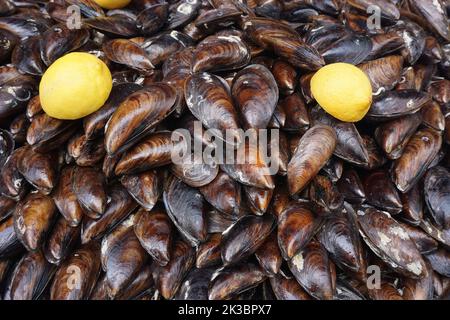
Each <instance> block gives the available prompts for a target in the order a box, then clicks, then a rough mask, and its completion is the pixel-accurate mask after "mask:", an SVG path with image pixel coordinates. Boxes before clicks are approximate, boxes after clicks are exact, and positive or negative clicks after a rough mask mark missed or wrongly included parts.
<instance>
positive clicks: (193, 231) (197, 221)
mask: <svg viewBox="0 0 450 320" xmlns="http://www.w3.org/2000/svg"><path fill="white" fill-rule="evenodd" d="M163 198H164V205H165V206H166V211H167V214H168V215H169V217H170V219H171V220H172V222H173V223H174V224H175V226H176V227H177V228H178V230H179V231H180V233H181V234H182V235H183V236H184V237H185V238H186V239H187V240H188V241H189V242H190V243H191V244H192V245H197V244H199V243H200V242H203V241H205V240H206V236H207V234H206V232H207V228H206V210H207V208H206V202H205V201H204V199H203V196H202V195H201V193H200V192H199V191H198V190H197V189H194V188H192V187H190V186H188V185H187V184H185V183H184V182H182V181H181V180H179V179H178V178H175V177H170V178H169V180H168V181H167V185H166V186H165V189H164V194H163Z"/></svg>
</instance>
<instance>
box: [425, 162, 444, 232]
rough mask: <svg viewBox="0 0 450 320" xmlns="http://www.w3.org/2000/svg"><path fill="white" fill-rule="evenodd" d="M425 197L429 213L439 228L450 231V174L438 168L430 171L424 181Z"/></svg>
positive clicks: (442, 168)
mask: <svg viewBox="0 0 450 320" xmlns="http://www.w3.org/2000/svg"><path fill="white" fill-rule="evenodd" d="M424 197H425V202H426V204H427V207H428V212H429V213H430V214H431V216H432V217H433V220H434V221H435V222H436V225H437V226H440V227H441V228H443V229H450V211H449V208H450V172H449V171H448V169H446V168H444V167H441V166H437V167H433V168H431V169H430V170H428V172H427V174H426V176H425V180H424Z"/></svg>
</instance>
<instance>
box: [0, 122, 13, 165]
mask: <svg viewBox="0 0 450 320" xmlns="http://www.w3.org/2000/svg"><path fill="white" fill-rule="evenodd" d="M14 146H15V142H14V139H13V136H12V135H11V133H10V132H8V131H6V130H3V129H0V166H1V167H2V168H3V165H4V164H5V162H6V160H7V159H8V157H9V156H10V155H11V153H12V152H13V150H14Z"/></svg>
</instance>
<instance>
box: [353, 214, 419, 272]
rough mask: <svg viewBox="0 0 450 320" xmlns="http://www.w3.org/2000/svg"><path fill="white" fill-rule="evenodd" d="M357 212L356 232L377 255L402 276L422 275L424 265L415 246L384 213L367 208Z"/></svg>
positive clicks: (401, 229)
mask: <svg viewBox="0 0 450 320" xmlns="http://www.w3.org/2000/svg"><path fill="white" fill-rule="evenodd" d="M357 214H358V216H357V220H358V224H359V228H360V229H359V230H360V234H361V235H362V237H363V239H364V241H365V242H366V244H367V245H368V246H369V247H370V248H371V250H372V251H373V252H374V253H375V254H376V255H377V256H379V257H380V258H381V259H382V260H383V261H384V262H386V263H387V264H388V265H389V266H390V267H391V268H393V269H394V270H396V271H397V272H399V273H401V274H404V275H405V276H408V277H412V278H422V277H424V276H426V274H427V269H426V265H425V262H424V261H423V259H422V257H421V255H420V252H419V250H418V249H417V247H416V245H415V244H414V242H413V241H412V240H411V238H410V237H409V235H408V232H407V231H406V230H405V229H404V228H403V227H402V226H401V225H400V224H399V223H397V222H396V221H395V220H394V219H392V218H391V216H390V215H389V214H388V213H386V212H384V211H379V210H376V209H374V208H371V207H368V208H365V209H358V212H357Z"/></svg>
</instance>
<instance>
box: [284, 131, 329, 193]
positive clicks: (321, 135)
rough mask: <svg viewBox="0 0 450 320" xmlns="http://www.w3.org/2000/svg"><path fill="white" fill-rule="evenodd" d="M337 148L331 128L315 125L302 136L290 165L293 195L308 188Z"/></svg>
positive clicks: (290, 190)
mask: <svg viewBox="0 0 450 320" xmlns="http://www.w3.org/2000/svg"><path fill="white" fill-rule="evenodd" d="M335 147H336V133H335V130H334V129H333V128H331V127H329V126H326V125H321V124H318V125H315V126H314V127H312V128H311V129H309V130H308V131H307V132H306V133H305V134H304V135H303V136H302V138H301V139H300V141H299V143H298V145H297V147H296V149H295V152H294V153H293V155H292V158H291V160H290V161H289V164H288V171H287V178H288V185H289V192H290V194H291V195H295V194H298V193H299V192H301V191H302V190H303V189H304V188H305V187H306V185H307V184H308V183H309V182H310V181H311V180H312V179H313V178H314V177H315V176H316V175H317V173H318V172H319V171H320V169H322V167H323V166H324V165H325V163H326V162H327V161H328V159H329V158H330V157H331V155H332V153H333V152H334V149H335Z"/></svg>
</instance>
